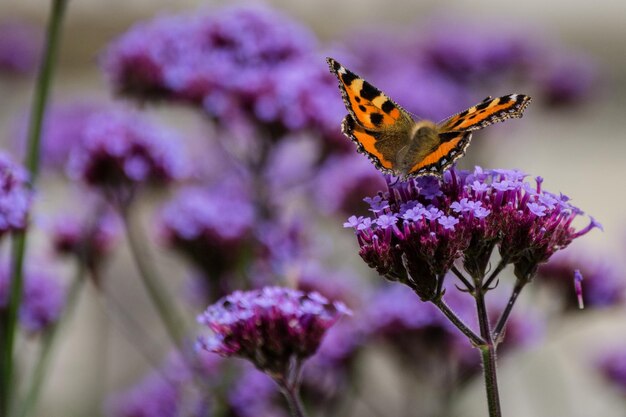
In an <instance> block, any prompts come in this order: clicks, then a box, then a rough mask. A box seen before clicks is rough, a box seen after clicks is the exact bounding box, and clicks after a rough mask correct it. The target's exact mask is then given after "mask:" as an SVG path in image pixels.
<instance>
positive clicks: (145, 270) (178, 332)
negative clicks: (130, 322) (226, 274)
mask: <svg viewBox="0 0 626 417" xmlns="http://www.w3.org/2000/svg"><path fill="white" fill-rule="evenodd" d="M120 213H121V215H122V219H123V221H124V227H125V229H126V237H127V239H128V244H129V246H130V251H131V253H132V256H133V259H134V261H135V265H136V266H137V269H138V270H139V276H140V277H141V281H142V283H143V286H144V288H145V289H146V291H147V292H148V295H149V297H150V299H151V300H152V303H153V304H154V306H155V308H156V310H157V313H158V314H159V317H160V318H161V321H162V322H163V325H164V326H165V329H166V331H167V334H168V336H169V337H170V339H171V341H172V343H173V344H174V346H176V347H177V348H178V349H179V351H180V354H181V356H182V357H183V358H185V352H184V350H183V348H184V346H183V344H182V341H183V336H184V334H185V329H184V325H183V324H184V322H183V320H182V319H181V317H180V316H179V315H178V312H177V311H176V310H175V309H174V307H173V306H172V305H171V304H170V303H169V302H168V298H169V297H168V295H167V291H166V290H165V288H164V287H163V285H162V282H163V281H162V279H161V277H160V276H159V273H158V272H157V270H156V268H154V260H153V258H152V256H150V254H149V253H148V251H147V248H146V247H145V246H144V245H145V243H146V242H147V241H148V240H147V239H146V238H145V237H144V236H143V234H142V233H141V230H140V227H139V226H138V225H135V224H133V222H132V221H131V219H130V217H131V216H130V210H129V208H128V207H126V208H121V209H120Z"/></svg>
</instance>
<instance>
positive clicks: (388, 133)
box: [326, 58, 530, 178]
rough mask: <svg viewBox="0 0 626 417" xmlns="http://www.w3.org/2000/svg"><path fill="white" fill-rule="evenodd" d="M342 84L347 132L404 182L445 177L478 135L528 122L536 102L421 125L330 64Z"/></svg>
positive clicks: (519, 101)
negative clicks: (515, 121)
mask: <svg viewBox="0 0 626 417" xmlns="http://www.w3.org/2000/svg"><path fill="white" fill-rule="evenodd" d="M326 60H327V61H328V65H329V66H330V70H331V72H332V73H333V74H335V76H337V78H338V79H339V88H340V89H341V95H342V96H343V101H344V103H345V105H346V109H347V110H348V113H349V114H348V115H347V116H346V117H345V118H344V119H343V123H342V124H341V130H342V132H343V133H344V134H345V135H346V136H348V137H349V138H350V139H352V140H353V141H354V142H355V143H356V144H357V150H358V151H359V152H360V153H363V154H365V155H367V156H368V157H369V159H370V160H371V161H372V162H373V163H374V165H375V166H376V168H378V169H379V170H381V171H382V172H383V173H385V174H393V175H396V176H399V177H402V178H408V177H419V176H422V175H434V176H441V175H442V174H443V171H445V170H446V169H447V168H448V167H449V166H450V165H452V163H453V162H454V161H456V160H457V159H459V158H460V157H462V156H463V155H465V150H466V149H467V147H468V146H469V144H470V140H471V138H472V132H473V131H474V130H479V129H482V128H483V127H486V126H489V125H490V124H493V123H496V122H501V121H503V120H506V119H509V118H519V117H522V113H523V111H524V109H525V108H526V106H527V105H528V103H530V97H528V96H525V95H523V94H510V95H507V96H503V97H499V98H495V99H492V98H491V97H487V98H486V99H485V100H484V101H483V102H482V103H479V104H477V105H475V106H474V107H470V108H469V109H467V110H465V111H462V112H461V113H458V114H455V115H454V116H451V117H449V118H447V119H445V120H443V121H442V122H439V123H433V122H431V121H428V120H420V121H416V120H414V119H413V117H411V115H410V114H409V112H407V111H406V110H404V109H403V108H402V107H400V106H399V105H397V104H396V103H395V102H393V100H391V99H390V98H389V97H387V96H386V95H385V94H383V93H382V92H381V91H380V90H378V89H377V88H376V87H374V86H373V85H371V84H370V83H368V82H367V81H365V80H363V79H362V78H361V77H359V76H358V75H356V74H355V73H353V72H352V71H350V70H348V69H347V68H345V67H344V66H342V65H341V64H340V63H339V62H337V61H335V60H334V59H332V58H327V59H326Z"/></svg>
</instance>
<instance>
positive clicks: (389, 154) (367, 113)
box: [327, 58, 415, 174]
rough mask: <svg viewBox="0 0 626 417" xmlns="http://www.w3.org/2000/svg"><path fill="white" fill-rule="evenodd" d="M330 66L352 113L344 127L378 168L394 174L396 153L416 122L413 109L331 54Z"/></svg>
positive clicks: (344, 121)
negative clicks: (385, 92) (354, 71)
mask: <svg viewBox="0 0 626 417" xmlns="http://www.w3.org/2000/svg"><path fill="white" fill-rule="evenodd" d="M327 61H328V65H329V67H330V70H331V72H332V73H333V74H335V76H336V77H337V79H338V80H339V89H340V90H341V95H342V97H343V101H344V104H345V106H346V109H347V110H348V113H349V114H348V115H347V116H346V117H345V119H344V120H343V123H342V131H343V133H344V134H345V135H346V136H348V137H349V138H350V139H352V141H354V142H355V143H356V144H357V149H358V151H359V152H361V153H364V154H366V155H367V156H368V157H369V158H370V160H371V161H372V162H373V163H374V165H376V167H377V168H378V169H380V170H381V171H383V172H385V173H389V174H392V173H393V168H394V163H395V160H396V154H397V152H398V150H399V149H401V148H402V147H403V146H405V145H406V144H407V143H408V142H409V140H410V132H411V129H412V127H413V125H414V124H415V122H414V121H413V119H412V118H411V116H410V115H409V113H408V112H407V111H406V110H404V109H403V108H401V107H400V106H399V105H397V104H396V103H395V102H393V100H391V99H390V98H389V97H388V96H387V95H385V94H384V93H383V92H381V91H380V90H379V89H377V88H376V87H374V86H373V85H371V84H370V83H368V82H367V81H365V80H364V79H362V78H361V77H359V76H358V75H356V74H355V73H353V72H352V71H350V70H348V69H347V68H345V67H344V66H342V65H341V64H340V63H339V62H337V61H335V60H334V59H332V58H327Z"/></svg>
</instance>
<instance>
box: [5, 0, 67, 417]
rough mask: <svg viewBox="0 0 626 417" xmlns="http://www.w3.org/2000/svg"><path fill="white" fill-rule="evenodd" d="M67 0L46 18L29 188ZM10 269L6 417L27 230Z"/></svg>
mask: <svg viewBox="0 0 626 417" xmlns="http://www.w3.org/2000/svg"><path fill="white" fill-rule="evenodd" d="M66 6H67V0H53V1H52V9H51V12H50V16H49V19H48V27H47V30H46V44H45V48H44V55H43V58H42V62H41V66H40V68H39V74H38V77H37V84H36V86H35V90H34V97H33V102H32V108H31V114H30V123H29V128H28V145H27V146H28V148H27V154H26V160H25V164H26V168H27V169H28V171H29V173H30V186H31V187H32V186H33V185H34V183H35V180H36V179H37V174H38V172H39V155H40V142H41V128H42V124H43V118H44V114H45V111H46V105H47V103H48V96H49V93H50V85H51V81H52V77H53V75H54V68H55V64H56V61H57V55H58V50H59V40H60V36H59V35H60V33H61V25H62V22H63V16H64V15H65V9H66ZM12 251H13V254H12V258H13V263H12V268H11V290H10V291H11V293H10V294H11V295H10V299H9V305H8V308H7V314H6V316H5V317H3V318H4V319H5V320H6V321H5V322H4V323H0V324H1V325H2V326H3V329H2V332H1V333H2V337H3V343H2V345H3V347H2V356H1V357H0V372H1V374H0V415H2V416H6V415H8V413H9V409H10V404H9V402H10V398H11V397H12V394H11V387H12V386H13V385H14V384H13V383H12V379H13V349H14V344H15V330H16V327H17V317H18V310H19V306H20V303H21V299H22V290H23V288H22V287H23V272H22V270H23V266H24V257H25V252H26V232H19V233H17V234H16V235H15V239H14V241H13V247H12Z"/></svg>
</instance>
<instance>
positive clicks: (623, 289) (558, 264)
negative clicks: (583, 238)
mask: <svg viewBox="0 0 626 417" xmlns="http://www.w3.org/2000/svg"><path fill="white" fill-rule="evenodd" d="M575 270H580V273H581V274H582V276H583V277H584V281H583V282H582V283H581V284H582V290H583V296H584V300H585V306H586V307H587V308H602V307H610V306H614V305H616V304H620V303H623V302H624V301H625V300H626V278H625V277H624V274H623V273H622V267H621V266H620V264H619V262H618V263H617V264H616V261H615V259H610V258H608V257H606V256H601V255H593V254H590V253H588V252H584V253H583V252H582V251H580V250H578V251H576V250H573V251H565V252H562V253H558V254H556V255H555V256H554V257H552V259H550V262H548V263H547V264H545V265H542V266H541V267H540V268H539V271H538V273H539V275H540V276H541V277H542V280H541V282H542V283H544V284H545V285H547V286H550V287H553V288H555V289H557V291H558V293H559V294H562V297H563V300H564V303H565V304H564V307H565V308H566V309H567V310H576V309H578V301H577V294H576V288H575V286H574V284H573V282H572V275H573V274H574V271H575Z"/></svg>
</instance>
